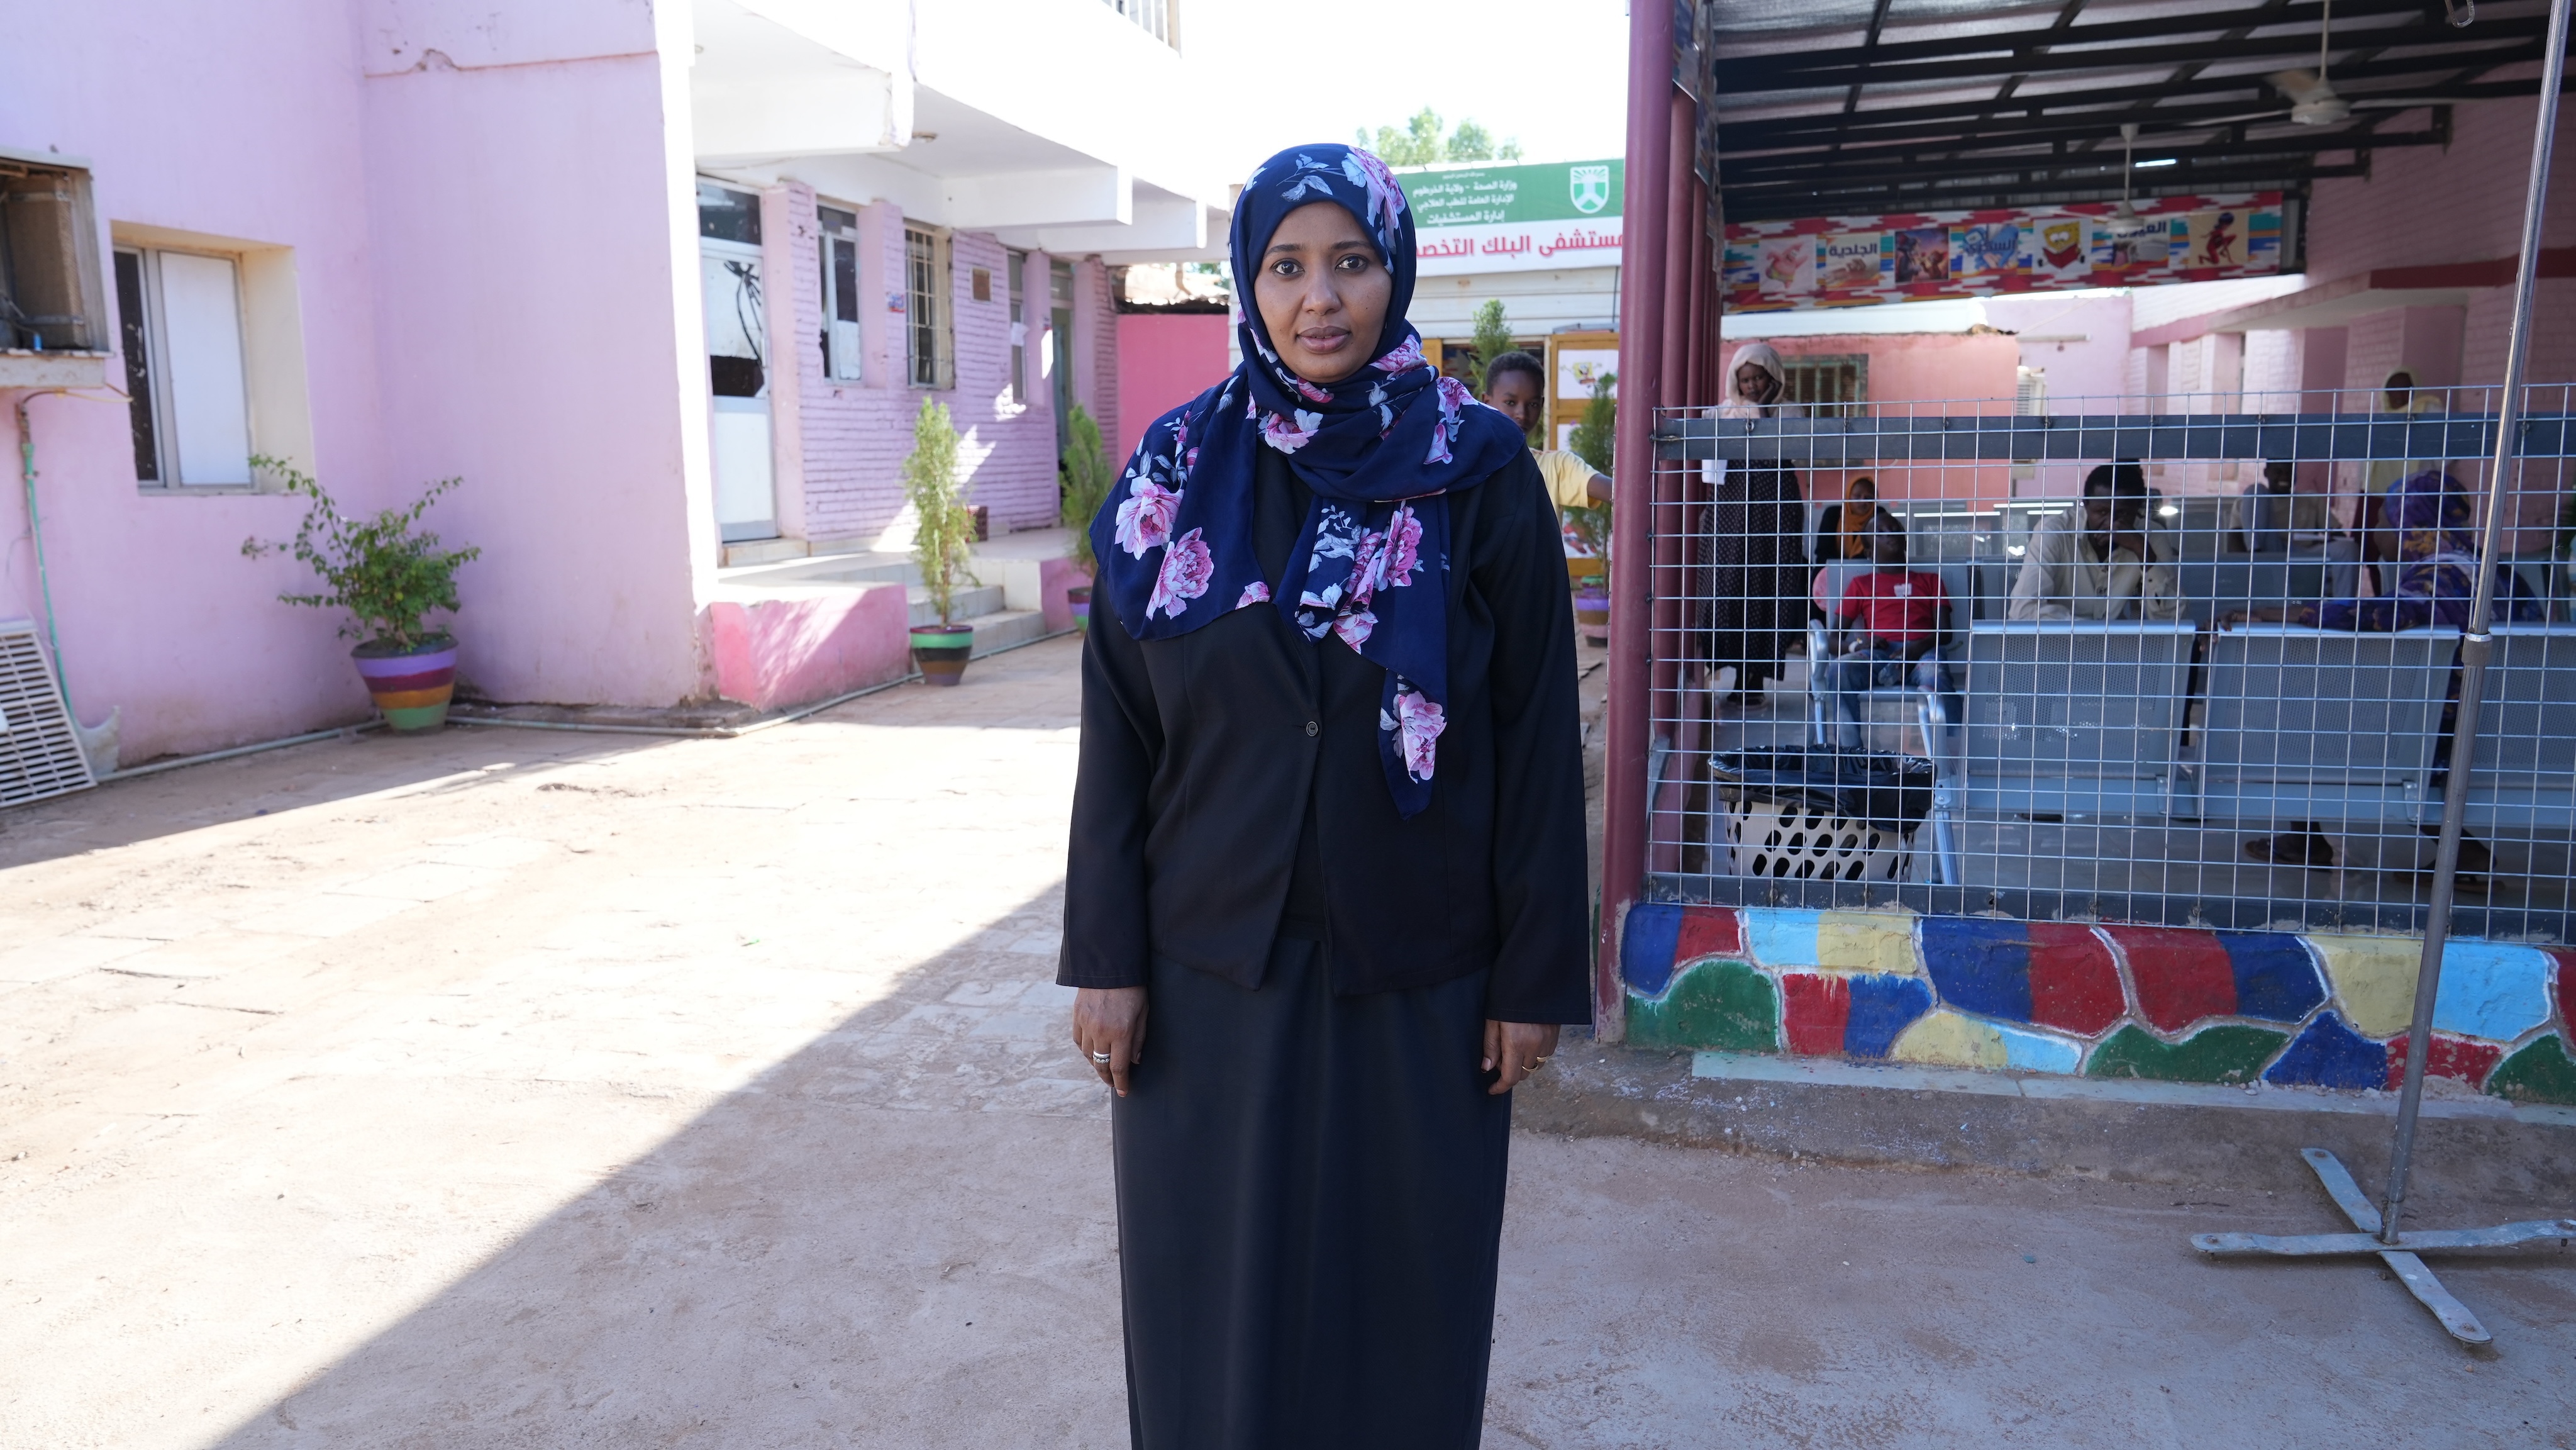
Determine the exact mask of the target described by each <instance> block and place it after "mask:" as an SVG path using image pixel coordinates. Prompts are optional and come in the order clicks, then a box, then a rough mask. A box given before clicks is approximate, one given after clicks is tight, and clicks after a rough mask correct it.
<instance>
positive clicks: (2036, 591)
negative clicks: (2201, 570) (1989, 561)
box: [2005, 463, 2182, 622]
mask: <svg viewBox="0 0 2576 1450" xmlns="http://www.w3.org/2000/svg"><path fill="white" fill-rule="evenodd" d="M2005 617H2006V618H2007V619H2014V620H2034V619H2102V620H2113V619H2146V620H2156V621H2162V622H2173V621H2178V620H2180V619H2181V618H2182V590H2181V588H2180V586H2178V585H2177V584H2176V583H2175V581H2174V571H2173V566H2172V565H2171V564H2169V563H2167V562H2165V560H2164V557H2163V556H2162V555H2160V554H2158V553H2157V552H2156V551H2155V546H2154V545H2153V544H2152V543H2150V542H2148V539H2147V474H2146V470H2144V469H2142V468H2140V467H2138V465H2136V464H2134V463H2121V464H2116V465H2114V464H2109V463H2105V464H2102V465H2101V466H2099V467H2097V468H2095V469H2094V470H2093V471H2092V472H2091V473H2089V474H2086V475H2085V476H2084V507H2082V508H2081V509H2077V510H2073V511H2070V512H2067V513H2062V514H2057V515H2054V516H2052V517H2050V518H2048V519H2045V520H2043V521H2042V522H2041V523H2040V525H2039V527H2038V528H2035V529H2033V530H2031V531H2030V546H2029V551H2028V552H2027V553H2026V554H2024V555H2023V556H2022V561H2021V572H2020V573H2019V574H2018V575H2016V576H2014V578H2013V591H2012V603H2011V606H2010V607H2009V608H2008V609H2007V610H2006V611H2005Z"/></svg>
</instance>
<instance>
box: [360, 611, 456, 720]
mask: <svg viewBox="0 0 2576 1450" xmlns="http://www.w3.org/2000/svg"><path fill="white" fill-rule="evenodd" d="M349 657H350V658H351V659H353V660H355V661H357V664H358V676H359V678H361V679H363V680H365V681H366V682H367V693H368V694H369V695H370V696H373V697H374V699H375V702H376V708H377V709H379V710H381V711H383V712H384V716H385V723H386V724H387V725H389V726H391V727H393V728H394V729H396V730H435V729H437V728H438V727H439V726H441V725H444V724H446V723H447V702H448V700H449V699H450V698H452V697H453V696H454V695H455V694H456V641H455V640H453V639H450V638H448V637H447V636H446V635H443V634H441V635H433V636H431V637H430V638H428V639H425V640H422V641H421V642H420V643H418V644H416V645H412V646H410V647H409V648H404V647H403V646H400V645H393V644H386V643H383V642H382V641H369V642H368V643H366V644H362V645H360V646H358V647H357V648H356V649H354V650H351V651H350V652H349Z"/></svg>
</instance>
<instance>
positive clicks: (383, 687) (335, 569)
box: [241, 458, 483, 730]
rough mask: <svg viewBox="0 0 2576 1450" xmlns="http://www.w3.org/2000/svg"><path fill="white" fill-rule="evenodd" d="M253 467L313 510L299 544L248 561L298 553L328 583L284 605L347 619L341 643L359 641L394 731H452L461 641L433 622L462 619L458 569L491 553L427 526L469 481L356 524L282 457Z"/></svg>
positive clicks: (260, 546)
mask: <svg viewBox="0 0 2576 1450" xmlns="http://www.w3.org/2000/svg"><path fill="white" fill-rule="evenodd" d="M251 462H252V464H253V465H255V466H257V467H259V468H264V469H267V470H269V471H270V472H272V473H275V474H278V475H279V476H281V477H283V478H284V479H285V480H286V491H287V492H288V493H294V494H302V495H303V496H304V497H306V498H307V499H310V500H311V501H312V502H311V503H310V504H309V505H308V506H307V507H306V508H305V510H304V522H303V523H302V524H300V525H298V526H297V527H296V530H295V537H294V538H293V539H291V540H286V541H283V542H281V541H278V540H270V539H257V538H251V539H244V540H242V547H241V551H242V556H243V557H244V558H250V559H256V558H259V557H261V556H262V555H265V554H269V553H290V554H293V555H294V556H295V557H296V558H297V559H299V560H301V561H303V562H304V564H305V565H306V566H307V567H309V568H311V569H312V570H313V572H314V573H315V574H316V575H317V576H319V577H320V578H321V580H322V591H321V592H320V593H317V594H281V595H279V596H277V597H278V598H279V599H281V600H283V601H284V602H286V603H288V604H306V605H311V606H313V607H314V608H316V609H339V610H346V611H347V612H348V614H349V616H350V618H349V622H348V623H346V624H343V625H342V626H341V627H340V635H341V637H342V638H343V639H354V640H357V641H358V647H357V648H356V649H354V650H351V651H350V652H349V653H350V656H351V658H353V659H354V660H356V661H357V665H358V675H359V677H360V678H361V679H363V680H365V681H366V683H367V693H368V694H369V695H370V696H372V697H374V699H375V702H376V708H377V709H379V710H381V711H383V712H384V716H385V723H386V724H387V725H389V726H391V727H393V728H394V729H396V730H435V729H437V728H438V727H439V726H441V725H443V724H445V723H446V722H447V704H448V701H449V699H451V698H452V697H453V696H454V694H455V692H456V640H455V638H454V637H453V636H451V635H449V634H448V632H447V631H446V630H445V629H432V628H430V627H429V626H428V624H427V623H426V622H425V621H426V617H427V616H428V615H429V614H430V612H431V611H433V610H444V611H447V612H449V613H453V612H455V610H456V608H457V601H456V570H457V568H458V567H459V566H460V565H463V564H466V563H468V562H470V561H472V560H474V559H476V558H479V557H480V556H481V555H482V553H483V551H482V550H481V549H479V548H466V549H444V548H441V547H439V538H438V535H436V534H433V533H431V532H429V531H428V530H427V529H423V528H420V527H419V524H420V520H421V516H422V515H423V514H426V513H428V512H429V506H430V505H431V504H433V503H436V502H438V498H439V495H441V494H443V493H446V492H447V491H448V490H449V489H451V488H454V487H456V485H458V484H459V483H461V482H463V481H464V480H462V479H456V478H443V479H440V480H439V481H438V482H436V483H433V484H431V485H430V486H429V487H428V488H427V489H425V490H423V491H422V493H421V496H420V497H419V498H418V499H416V500H414V501H413V502H412V505H411V507H409V508H389V509H386V510H384V511H382V512H380V513H378V514H376V515H374V516H373V517H371V518H351V517H349V516H348V515H345V514H343V513H341V512H340V509H339V506H338V505H337V504H335V503H333V502H332V500H331V495H330V494H328V493H326V492H324V491H323V488H322V485H321V484H319V483H316V482H315V481H314V480H313V478H312V476H311V475H310V474H307V473H304V472H302V471H300V470H298V469H296V468H294V467H293V466H291V465H289V464H286V463H284V462H281V461H279V460H278V459H274V458H254V459H252V460H251Z"/></svg>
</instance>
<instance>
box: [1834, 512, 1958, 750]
mask: <svg viewBox="0 0 2576 1450" xmlns="http://www.w3.org/2000/svg"><path fill="white" fill-rule="evenodd" d="M1870 552H1871V555H1872V559H1873V562H1875V563H1876V564H1877V565H1878V567H1877V568H1875V569H1873V570H1871V571H1870V572H1869V573H1866V574H1863V575H1861V576H1860V577H1859V578H1857V579H1854V580H1853V581H1851V583H1850V585H1849V586H1847V587H1846V588H1845V589H1844V590H1843V597H1842V603H1841V605H1840V607H1839V608H1838V609H1837V611H1836V613H1835V616H1834V621H1833V625H1832V629H1831V633H1829V634H1828V635H1827V637H1826V653H1827V654H1828V655H1829V656H1830V658H1827V659H1824V660H1820V661H1818V662H1817V663H1816V668H1815V670H1814V673H1813V676H1812V678H1813V681H1814V683H1813V685H1812V686H1811V688H1812V689H1813V690H1814V691H1815V693H1816V694H1817V695H1818V696H1819V697H1820V700H1824V699H1829V700H1831V701H1832V703H1833V707H1834V711H1835V713H1834V717H1833V718H1834V720H1835V723H1836V728H1837V732H1838V736H1837V743H1839V744H1840V745H1841V746H1842V747H1843V748H1844V749H1846V750H1857V749H1859V748H1861V745H1862V740H1861V729H1860V727H1861V722H1862V719H1863V718H1864V717H1863V715H1862V711H1863V710H1864V709H1865V708H1866V704H1865V702H1864V701H1863V700H1862V698H1861V696H1862V694H1863V693H1864V692H1865V691H1868V690H1870V689H1873V688H1875V689H1894V688H1897V687H1899V686H1904V685H1907V684H1908V683H1909V682H1910V683H1911V687H1912V688H1914V689H1917V690H1939V691H1943V692H1944V693H1945V694H1946V682H1945V681H1944V680H1943V679H1942V677H1941V667H1942V664H1943V663H1944V661H1943V659H1942V656H1941V650H1940V644H1941V640H1942V638H1943V637H1944V635H1946V634H1947V632H1948V621H1947V619H1946V618H1945V616H1946V615H1947V614H1948V612H1949V607H1950V601H1949V597H1948V596H1947V595H1945V594H1944V593H1943V592H1942V590H1941V576H1940V575H1938V574H1933V573H1927V572H1916V571H1909V570H1908V569H1907V568H1906V567H1905V530H1904V528H1903V526H1901V525H1899V524H1898V523H1897V522H1896V521H1895V520H1893V519H1888V518H1882V519H1881V520H1880V521H1879V524H1878V527H1877V528H1875V529H1872V530H1871V531H1870ZM1948 708H1949V710H1950V718H1951V719H1953V720H1956V719H1957V718H1958V713H1959V712H1958V709H1957V707H1956V705H1955V704H1952V705H1949V707H1948Z"/></svg>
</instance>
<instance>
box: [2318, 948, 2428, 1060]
mask: <svg viewBox="0 0 2576 1450" xmlns="http://www.w3.org/2000/svg"><path fill="white" fill-rule="evenodd" d="M2308 943H2309V945H2311V946H2313V947H2315V948H2316V949H2317V955H2318V956H2320V957H2323V958H2324V959H2325V964H2326V980H2327V981H2328V982H2330V983H2332V984H2333V985H2334V994H2335V997H2336V999H2337V1000H2338V1001H2339V1002H2340V1003H2341V1004H2342V1006H2343V1016H2344V1020H2345V1021H2346V1022H2349V1023H2351V1024H2352V1029H2353V1030H2354V1031H2356V1032H2359V1033H2361V1034H2362V1035H2363V1036H2365V1037H2393V1036H2395V1035H2396V1034H2398V1033H2400V1032H2403V1031H2405V1030H2406V1025H2407V1024H2408V1023H2409V1022H2411V1021H2413V1020H2414V1017H2415V971H2416V968H2417V967H2418V966H2419V965H2420V964H2421V963H2422V961H2423V959H2424V944H2423V943H2422V942H2420V941H2415V940H2412V939H2410V938H2407V937H2402V936H2312V937H2309V938H2308Z"/></svg>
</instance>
